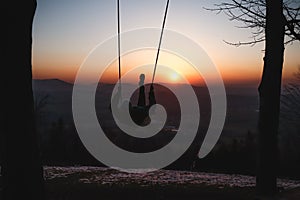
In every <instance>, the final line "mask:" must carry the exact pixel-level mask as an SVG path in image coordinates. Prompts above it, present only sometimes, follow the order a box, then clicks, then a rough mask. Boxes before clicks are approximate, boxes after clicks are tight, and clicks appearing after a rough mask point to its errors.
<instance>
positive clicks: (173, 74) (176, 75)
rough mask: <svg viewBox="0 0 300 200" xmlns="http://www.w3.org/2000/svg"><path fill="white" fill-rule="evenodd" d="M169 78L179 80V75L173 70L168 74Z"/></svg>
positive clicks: (174, 80)
mask: <svg viewBox="0 0 300 200" xmlns="http://www.w3.org/2000/svg"><path fill="white" fill-rule="evenodd" d="M169 78H170V80H171V81H173V82H176V81H178V80H179V75H178V74H177V73H175V72H173V73H171V74H170V76H169Z"/></svg>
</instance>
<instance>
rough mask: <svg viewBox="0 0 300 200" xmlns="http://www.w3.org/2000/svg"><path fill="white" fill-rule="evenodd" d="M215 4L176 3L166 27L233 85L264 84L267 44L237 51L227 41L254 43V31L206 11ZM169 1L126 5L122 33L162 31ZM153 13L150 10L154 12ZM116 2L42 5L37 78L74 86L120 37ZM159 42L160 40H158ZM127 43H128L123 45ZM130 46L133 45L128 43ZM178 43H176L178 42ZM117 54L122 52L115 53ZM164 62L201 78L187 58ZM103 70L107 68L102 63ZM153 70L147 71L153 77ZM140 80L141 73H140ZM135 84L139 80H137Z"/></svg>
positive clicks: (151, 56)
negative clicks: (104, 46) (93, 54)
mask: <svg viewBox="0 0 300 200" xmlns="http://www.w3.org/2000/svg"><path fill="white" fill-rule="evenodd" d="M214 2H215V1H199V0H189V3H187V2H186V1H178V2H176V1H174V2H171V4H170V8H169V9H170V10H169V15H168V18H167V23H166V28H167V29H171V30H174V31H177V32H179V33H181V34H183V35H185V36H187V37H189V38H190V39H192V40H193V41H194V42H195V43H197V44H198V45H199V46H201V47H202V48H203V49H204V50H205V52H206V53H207V54H208V56H209V57H210V58H211V60H212V62H213V63H214V64H215V65H216V67H217V68H218V70H219V72H220V73H221V74H222V77H223V79H224V81H225V82H227V83H236V84H240V83H242V82H245V83H249V82H251V83H253V84H258V82H259V79H260V77H261V72H262V67H263V62H262V59H263V54H264V53H263V51H262V50H263V49H264V44H263V43H260V44H257V45H256V46H254V47H250V46H242V47H239V48H237V47H233V46H230V45H228V44H225V43H224V40H226V41H233V42H234V41H248V40H249V37H250V36H251V30H250V29H238V28H236V26H239V25H241V24H239V23H235V22H231V21H229V20H228V17H227V16H225V15H222V14H220V15H216V14H215V13H212V12H209V11H205V10H204V9H203V7H212V6H213V4H214ZM164 6H165V2H164V1H160V0H153V1H149V2H148V1H135V2H134V3H128V4H122V5H121V10H122V12H121V19H122V23H121V30H122V31H128V30H133V29H139V28H145V27H157V28H160V27H161V22H162V13H163V11H164ZM150 7H151V9H145V8H150ZM115 9H116V8H115V2H114V1H101V0H100V1H91V2H87V1H76V2H74V3H70V1H67V0H61V1H42V0H39V1H38V7H37V12H36V15H35V18H34V27H33V78H35V79H50V78H58V79H61V80H64V81H68V82H73V81H74V79H75V77H76V73H77V70H78V69H79V67H80V66H81V64H82V63H83V61H84V59H85V58H86V56H88V54H89V52H90V51H91V50H92V49H93V48H95V46H96V45H98V44H100V43H101V42H103V41H105V40H107V38H110V37H112V36H114V35H115V34H116V13H115ZM149 39H151V40H152V39H153V40H155V41H157V40H158V37H156V36H153V38H149ZM123 42H126V41H122V44H123ZM127 42H128V41H127ZM174 42H176V41H174ZM299 52H300V42H295V43H294V44H293V45H288V46H287V47H286V50H285V63H284V71H283V72H284V73H283V78H284V79H289V78H291V77H292V74H293V73H294V72H295V71H297V67H299V66H300V57H299ZM109 53H110V54H113V55H116V52H109ZM154 61H155V52H147V51H143V52H138V53H131V54H128V55H126V56H124V57H122V66H123V72H124V73H125V72H126V71H127V70H129V69H130V68H132V67H134V66H138V65H140V64H144V63H148V64H150V65H151V64H154ZM159 64H162V65H166V66H168V67H171V68H173V69H174V70H176V71H177V72H178V73H179V74H181V75H184V76H185V77H186V78H188V79H189V80H190V81H191V82H192V83H196V82H197V81H198V80H199V79H201V77H200V76H199V75H197V73H196V72H195V71H194V70H193V67H192V66H190V65H189V64H188V63H186V62H185V61H184V60H183V59H181V58H179V57H176V56H174V55H171V54H168V53H162V54H161V56H160V59H159ZM99 67H106V66H101V63H99ZM151 68H152V67H151V66H149V71H147V72H145V74H146V77H148V78H151V76H152V69H151ZM116 69H117V66H116V63H113V64H111V66H109V68H108V71H107V73H108V74H110V75H107V73H106V75H105V77H103V78H102V80H105V81H110V79H111V78H112V77H110V78H109V76H113V77H117V76H116V74H115V73H117V70H116ZM136 77H138V75H136ZM132 82H137V81H136V78H135V77H132ZM156 82H176V78H174V77H173V79H172V74H169V75H164V74H163V72H159V73H158V74H157V79H156Z"/></svg>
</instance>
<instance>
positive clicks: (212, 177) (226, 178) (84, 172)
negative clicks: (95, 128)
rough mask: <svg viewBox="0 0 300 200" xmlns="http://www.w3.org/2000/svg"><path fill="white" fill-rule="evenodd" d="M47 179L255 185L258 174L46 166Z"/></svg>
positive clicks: (292, 184) (286, 185) (288, 184)
mask: <svg viewBox="0 0 300 200" xmlns="http://www.w3.org/2000/svg"><path fill="white" fill-rule="evenodd" d="M44 169H45V170H44V173H45V178H46V180H49V181H50V180H55V179H61V178H62V179H64V178H69V177H72V176H76V177H78V181H79V182H80V183H83V184H89V183H97V184H101V185H114V184H118V185H120V184H121V185H127V184H138V185H140V186H151V185H162V186H163V185H198V184H201V185H207V186H215V187H218V188H224V187H240V188H245V187H254V186H255V177H251V176H244V175H227V174H215V173H203V172H187V171H173V170H172V171H170V170H159V171H154V172H149V173H125V172H120V171H117V170H114V169H109V168H102V167H45V168H44ZM278 186H279V187H281V188H282V189H284V190H288V189H293V188H299V187H300V181H294V180H287V179H279V180H278Z"/></svg>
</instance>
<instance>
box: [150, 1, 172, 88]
mask: <svg viewBox="0 0 300 200" xmlns="http://www.w3.org/2000/svg"><path fill="white" fill-rule="evenodd" d="M169 2H170V0H168V1H167V5H166V10H165V16H164V21H163V24H162V28H161V34H160V39H159V44H158V49H157V55H156V60H155V65H154V70H153V75H152V81H151V85H152V86H153V82H154V78H155V74H156V68H157V63H158V58H159V53H160V48H161V43H162V38H163V34H164V29H165V24H166V19H167V14H168V8H169Z"/></svg>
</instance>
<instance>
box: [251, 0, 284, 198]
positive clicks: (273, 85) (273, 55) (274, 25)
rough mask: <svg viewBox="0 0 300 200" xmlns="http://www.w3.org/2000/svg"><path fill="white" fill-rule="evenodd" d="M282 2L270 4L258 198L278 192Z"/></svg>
mask: <svg viewBox="0 0 300 200" xmlns="http://www.w3.org/2000/svg"><path fill="white" fill-rule="evenodd" d="M282 16H283V7H282V0H266V29H265V35H266V43H265V57H264V68H263V74H262V80H261V83H260V86H259V89H258V90H259V97H260V113H259V122H258V129H259V138H258V140H259V148H258V163H257V164H258V170H257V178H256V189H257V194H258V195H266V196H270V195H271V196H272V195H274V194H276V192H277V166H278V146H277V145H278V141H277V135H278V126H279V112H280V95H281V79H282V67H283V56H284V21H283V17H282Z"/></svg>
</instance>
